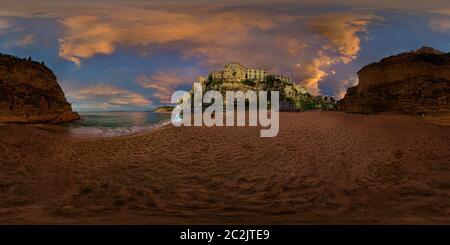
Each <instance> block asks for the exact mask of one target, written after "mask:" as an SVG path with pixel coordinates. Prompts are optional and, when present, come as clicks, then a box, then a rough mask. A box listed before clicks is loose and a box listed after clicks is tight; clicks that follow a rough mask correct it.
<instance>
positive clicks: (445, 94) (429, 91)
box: [338, 47, 450, 114]
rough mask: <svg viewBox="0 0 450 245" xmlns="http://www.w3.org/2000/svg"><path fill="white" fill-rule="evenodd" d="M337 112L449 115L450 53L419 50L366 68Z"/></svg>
mask: <svg viewBox="0 0 450 245" xmlns="http://www.w3.org/2000/svg"><path fill="white" fill-rule="evenodd" d="M358 77H359V84H358V85H357V86H355V87H351V88H349V89H348V90H347V94H346V95H345V97H344V98H343V99H342V100H340V101H339V102H338V110H340V111H347V112H356V113H376V112H399V113H406V114H433V113H447V112H450V53H444V52H441V51H439V50H436V49H433V48H429V47H422V48H420V49H418V50H416V51H412V52H408V53H402V54H399V55H395V56H391V57H388V58H384V59H382V60H381V61H380V62H376V63H373V64H370V65H368V66H365V67H364V68H362V69H361V70H360V71H359V72H358Z"/></svg>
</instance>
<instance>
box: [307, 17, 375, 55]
mask: <svg viewBox="0 0 450 245" xmlns="http://www.w3.org/2000/svg"><path fill="white" fill-rule="evenodd" d="M377 20H381V18H380V17H377V16H375V15H373V14H353V13H331V14H324V15H321V16H318V17H317V18H314V19H313V21H312V28H313V29H314V30H315V31H316V32H317V33H319V34H320V35H322V36H324V37H325V38H327V39H328V40H329V42H328V43H327V44H325V46H324V47H323V49H325V50H330V49H331V50H334V51H337V52H338V53H339V54H340V58H341V60H342V62H344V63H345V64H348V63H350V62H351V61H352V60H354V59H355V58H356V57H357V55H358V53H359V51H360V50H361V41H360V38H359V37H358V35H357V34H358V33H361V32H367V27H368V26H369V24H370V23H373V22H374V21H377Z"/></svg>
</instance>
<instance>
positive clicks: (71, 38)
mask: <svg viewBox="0 0 450 245" xmlns="http://www.w3.org/2000/svg"><path fill="white" fill-rule="evenodd" d="M100 13H101V14H99V15H97V16H93V15H75V16H71V17H66V18H63V19H62V20H61V21H60V22H61V23H62V25H63V27H64V30H65V31H64V35H63V36H62V37H61V39H60V47H59V54H60V56H61V57H63V58H64V59H66V60H69V61H72V62H74V63H75V64H77V65H80V64H81V62H82V60H83V59H88V58H91V57H93V56H94V55H96V54H111V53H113V52H114V51H115V50H116V49H117V48H118V47H119V46H120V45H125V46H131V47H135V48H136V49H139V50H140V51H141V52H142V53H151V49H152V48H155V46H156V45H165V46H166V47H168V48H171V49H175V50H178V51H179V52H180V53H181V54H182V56H183V58H186V59H190V58H195V59H197V60H198V61H199V63H198V65H199V66H203V67H206V68H207V69H213V68H218V67H221V66H222V65H223V64H225V63H227V62H230V61H240V62H241V63H243V64H245V65H247V66H251V67H259V68H263V69H268V70H269V72H272V73H286V74H288V75H291V76H293V78H294V80H295V81H296V82H297V83H300V84H303V85H305V86H306V87H308V88H310V89H311V90H313V91H312V92H313V93H319V92H320V90H319V85H318V83H319V82H320V81H321V80H322V79H323V78H324V77H326V76H327V75H329V73H328V71H327V69H328V68H329V67H330V66H332V65H334V64H336V63H338V62H343V63H345V64H347V63H349V62H351V61H352V60H353V59H355V58H356V57H357V55H358V53H359V51H360V49H361V47H360V46H361V41H360V38H359V36H358V35H359V34H361V33H365V32H367V28H368V26H369V24H371V23H373V22H374V21H376V20H379V19H380V18H379V17H377V16H375V15H374V14H371V13H360V14H351V13H327V14H322V15H318V16H308V15H301V16H299V15H294V14H286V13H284V12H277V11H276V10H274V11H268V10H266V9H259V10H255V11H254V10H249V9H245V8H243V9H232V11H231V10H227V9H222V8H220V7H217V8H216V9H214V8H213V9H209V8H208V9H206V10H204V9H202V8H200V10H197V9H196V10H192V11H189V12H188V11H183V10H180V9H158V8H152V9H146V8H141V9H135V8H124V9H120V11H114V10H113V11H109V12H100ZM297 64H300V65H297ZM166 75H167V74H166ZM167 79H168V77H165V78H158V77H154V75H153V76H151V77H148V76H147V77H146V78H145V79H144V78H143V77H140V78H139V80H140V81H141V82H140V83H143V82H142V81H143V80H145V81H147V82H145V84H146V86H147V88H150V87H151V88H153V89H155V90H156V91H159V93H160V94H161V95H159V96H161V98H160V99H161V100H164V101H167V96H168V95H167V94H168V92H167V90H171V89H173V85H168V84H167V83H163V84H158V83H157V82H158V81H167ZM184 80H186V79H184ZM148 81H151V83H149V82H148ZM189 82H192V81H189ZM171 86H172V87H171Z"/></svg>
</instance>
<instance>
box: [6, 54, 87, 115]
mask: <svg viewBox="0 0 450 245" xmlns="http://www.w3.org/2000/svg"><path fill="white" fill-rule="evenodd" d="M78 119H80V116H79V115H78V114H77V113H76V112H73V111H72V108H71V105H70V104H69V103H68V102H67V101H66V98H65V97H64V92H63V91H62V89H61V87H60V86H59V85H58V83H57V80H56V76H55V75H54V74H53V72H52V71H51V70H50V69H48V68H47V67H46V66H45V65H44V64H40V63H37V62H34V61H30V60H25V59H19V58H15V57H12V56H9V55H3V54H0V122H19V123H64V122H71V121H74V120H78Z"/></svg>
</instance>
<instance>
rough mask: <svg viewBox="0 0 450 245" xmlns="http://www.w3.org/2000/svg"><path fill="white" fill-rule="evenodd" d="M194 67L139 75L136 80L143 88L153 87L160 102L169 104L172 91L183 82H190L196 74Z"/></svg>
mask: <svg viewBox="0 0 450 245" xmlns="http://www.w3.org/2000/svg"><path fill="white" fill-rule="evenodd" d="M198 74H199V73H198V71H197V70H196V69H189V68H181V69H180V68H179V69H175V70H171V71H158V72H156V73H154V74H151V75H140V76H138V77H137V78H136V82H137V83H138V84H139V85H141V86H142V87H144V88H150V89H154V90H155V93H154V95H153V96H155V97H156V98H157V99H158V100H159V101H160V102H161V103H165V104H169V103H170V99H171V96H172V93H173V92H175V91H176V88H177V87H178V86H180V85H183V84H192V83H193V82H194V81H195V77H197V76H198Z"/></svg>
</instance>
